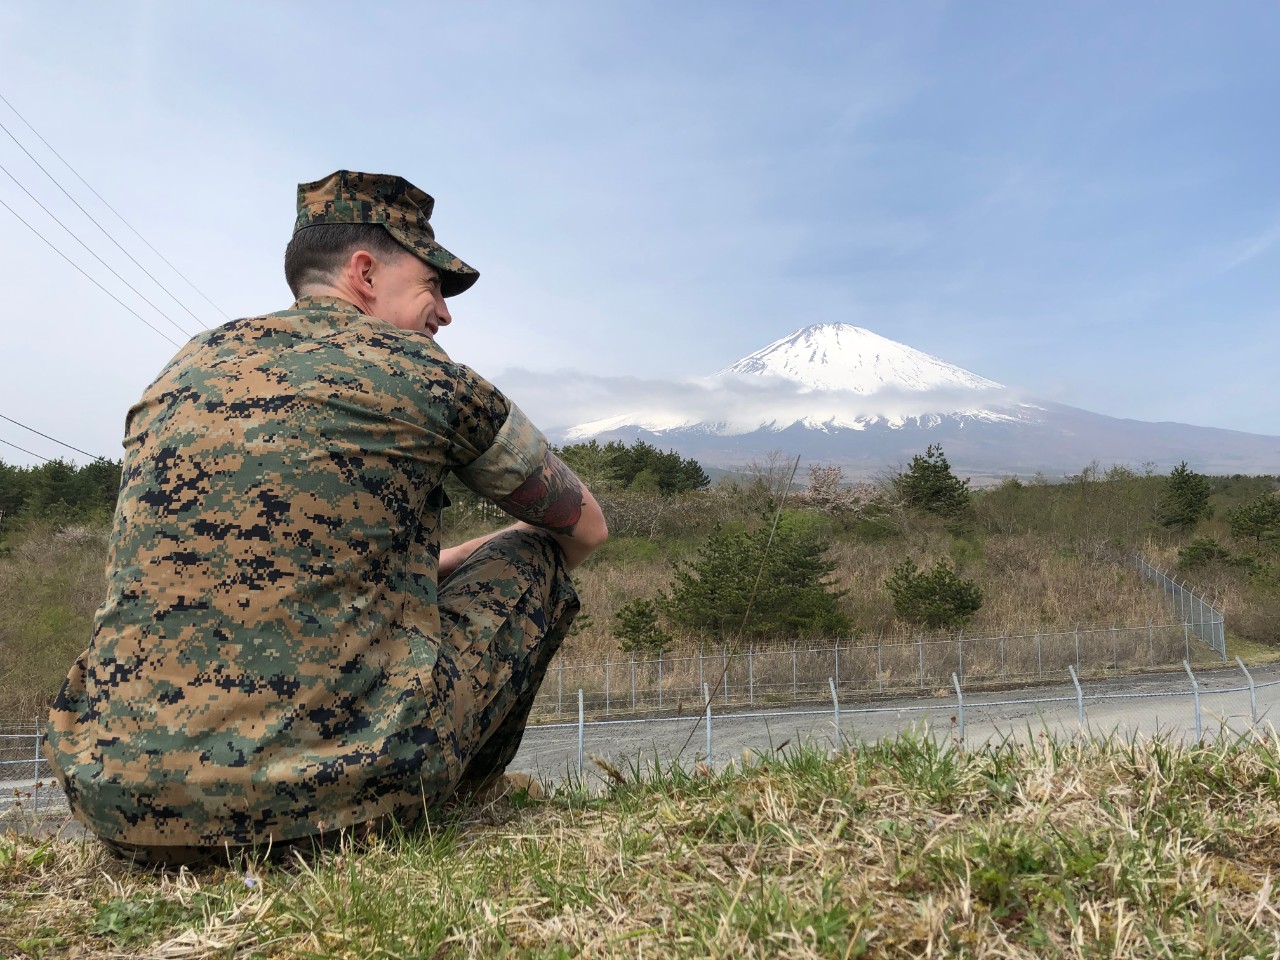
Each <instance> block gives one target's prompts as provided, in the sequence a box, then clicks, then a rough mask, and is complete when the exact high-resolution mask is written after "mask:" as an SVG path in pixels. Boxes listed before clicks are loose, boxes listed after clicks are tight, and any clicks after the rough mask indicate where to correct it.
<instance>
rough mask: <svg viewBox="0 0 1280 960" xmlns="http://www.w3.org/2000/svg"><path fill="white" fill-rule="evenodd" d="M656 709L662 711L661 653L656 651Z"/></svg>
mask: <svg viewBox="0 0 1280 960" xmlns="http://www.w3.org/2000/svg"><path fill="white" fill-rule="evenodd" d="M658 709H659V710H661V709H662V651H661V650H659V651H658Z"/></svg>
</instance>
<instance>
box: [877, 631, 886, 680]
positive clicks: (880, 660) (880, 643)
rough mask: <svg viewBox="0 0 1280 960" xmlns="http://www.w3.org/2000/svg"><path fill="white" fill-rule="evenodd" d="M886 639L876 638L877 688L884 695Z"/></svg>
mask: <svg viewBox="0 0 1280 960" xmlns="http://www.w3.org/2000/svg"><path fill="white" fill-rule="evenodd" d="M883 651H884V638H883V637H876V686H878V687H879V688H880V692H881V693H884V657H883Z"/></svg>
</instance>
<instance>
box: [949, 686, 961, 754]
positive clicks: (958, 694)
mask: <svg viewBox="0 0 1280 960" xmlns="http://www.w3.org/2000/svg"><path fill="white" fill-rule="evenodd" d="M951 682H952V683H953V684H955V687H956V719H958V720H959V721H960V741H959V743H960V749H962V750H963V749H964V693H962V692H961V690H960V678H959V677H957V676H956V675H955V674H954V673H953V674H951Z"/></svg>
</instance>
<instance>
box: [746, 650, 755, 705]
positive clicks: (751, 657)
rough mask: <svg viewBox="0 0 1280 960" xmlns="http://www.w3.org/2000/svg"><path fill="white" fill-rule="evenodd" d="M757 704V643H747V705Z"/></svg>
mask: <svg viewBox="0 0 1280 960" xmlns="http://www.w3.org/2000/svg"><path fill="white" fill-rule="evenodd" d="M755 705H756V645H755V644H754V643H749V644H747V706H749V707H754V706H755Z"/></svg>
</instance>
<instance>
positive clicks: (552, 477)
mask: <svg viewBox="0 0 1280 960" xmlns="http://www.w3.org/2000/svg"><path fill="white" fill-rule="evenodd" d="M498 506H499V507H500V508H502V509H503V510H504V511H506V512H507V513H509V514H510V515H511V516H513V517H515V518H516V519H518V520H523V521H525V522H526V523H531V524H533V525H534V526H535V527H542V528H544V529H546V530H550V531H551V532H553V533H559V534H563V535H565V536H572V535H573V531H574V528H575V527H577V525H578V521H579V520H581V519H582V484H581V483H579V482H578V478H577V477H576V476H574V473H573V471H572V470H570V469H569V468H568V467H566V466H565V465H564V463H563V462H562V461H561V460H560V458H559V457H557V456H556V455H555V454H553V453H548V454H547V456H546V459H545V460H543V461H542V469H541V470H539V471H538V472H537V473H535V474H534V475H533V476H532V477H530V478H529V479H528V480H526V481H525V482H524V483H522V484H521V485H520V486H518V487H517V488H516V489H515V490H513V491H512V492H511V493H510V494H508V495H507V496H506V497H504V498H503V499H501V500H499V501H498Z"/></svg>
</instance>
